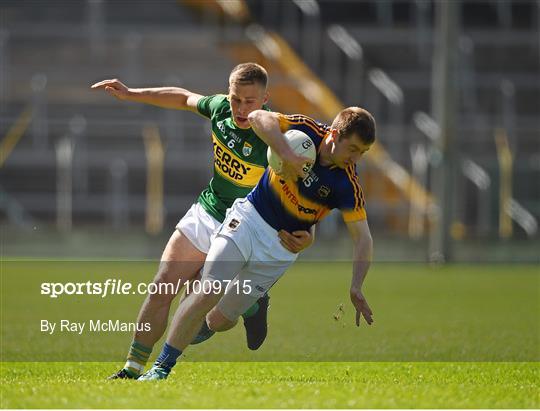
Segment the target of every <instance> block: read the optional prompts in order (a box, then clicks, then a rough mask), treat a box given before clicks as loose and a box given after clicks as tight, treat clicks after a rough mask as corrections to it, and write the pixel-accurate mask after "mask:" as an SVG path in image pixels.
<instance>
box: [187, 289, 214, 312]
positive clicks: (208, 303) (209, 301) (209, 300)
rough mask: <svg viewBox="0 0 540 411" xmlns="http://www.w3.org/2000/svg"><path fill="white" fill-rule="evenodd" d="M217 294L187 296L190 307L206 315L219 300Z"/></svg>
mask: <svg viewBox="0 0 540 411" xmlns="http://www.w3.org/2000/svg"><path fill="white" fill-rule="evenodd" d="M220 297H221V296H220V295H219V294H212V293H209V294H205V293H196V294H195V293H193V294H191V295H190V296H189V298H190V301H191V304H192V306H193V307H194V308H195V309H196V310H199V311H202V312H204V313H208V312H209V311H210V310H211V309H212V308H214V307H215V305H216V304H217V303H218V301H219V299H220Z"/></svg>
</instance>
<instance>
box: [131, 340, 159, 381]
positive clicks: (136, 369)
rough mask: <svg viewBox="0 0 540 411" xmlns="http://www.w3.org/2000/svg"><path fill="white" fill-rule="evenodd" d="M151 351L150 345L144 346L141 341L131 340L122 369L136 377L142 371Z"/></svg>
mask: <svg viewBox="0 0 540 411" xmlns="http://www.w3.org/2000/svg"><path fill="white" fill-rule="evenodd" d="M151 353H152V348H151V347H145V346H144V345H142V344H141V343H138V342H137V341H133V342H132V343H131V347H129V353H128V357H127V361H126V365H124V369H125V370H126V371H127V372H128V374H130V375H131V376H132V377H138V376H139V375H141V374H142V372H143V371H144V367H145V365H146V363H147V362H148V358H149V357H150V354H151Z"/></svg>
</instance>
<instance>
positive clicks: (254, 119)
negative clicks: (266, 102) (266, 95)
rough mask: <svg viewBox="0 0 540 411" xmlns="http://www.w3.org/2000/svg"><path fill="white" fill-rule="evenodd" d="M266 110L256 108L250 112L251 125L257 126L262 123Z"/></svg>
mask: <svg viewBox="0 0 540 411" xmlns="http://www.w3.org/2000/svg"><path fill="white" fill-rule="evenodd" d="M264 113H265V111H264V110H254V111H252V112H251V113H249V114H248V121H249V124H251V126H257V125H259V124H261V122H262V119H263V117H264Z"/></svg>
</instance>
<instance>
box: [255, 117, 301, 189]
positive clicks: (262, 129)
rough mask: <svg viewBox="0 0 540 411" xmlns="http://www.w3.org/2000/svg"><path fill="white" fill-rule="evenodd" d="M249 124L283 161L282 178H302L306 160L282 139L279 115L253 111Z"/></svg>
mask: <svg viewBox="0 0 540 411" xmlns="http://www.w3.org/2000/svg"><path fill="white" fill-rule="evenodd" d="M248 121H249V124H250V125H251V128H252V129H253V131H255V133H256V134H257V135H258V136H259V138H260V139H261V140H263V141H264V142H265V143H266V144H267V145H268V146H270V147H271V148H272V150H275V152H276V153H277V154H278V155H279V156H280V157H281V159H282V160H283V167H282V170H281V172H280V173H279V174H280V175H281V176H282V177H284V178H291V179H293V180H296V179H297V178H299V177H300V178H304V177H305V174H306V173H305V171H304V165H305V163H306V162H307V161H309V159H308V158H305V157H302V156H298V155H296V154H295V153H294V151H293V150H291V148H290V147H289V145H288V144H287V142H286V140H285V139H284V138H283V133H282V132H281V128H280V126H279V114H278V113H274V112H270V111H265V110H255V111H252V112H251V113H250V114H249V116H248Z"/></svg>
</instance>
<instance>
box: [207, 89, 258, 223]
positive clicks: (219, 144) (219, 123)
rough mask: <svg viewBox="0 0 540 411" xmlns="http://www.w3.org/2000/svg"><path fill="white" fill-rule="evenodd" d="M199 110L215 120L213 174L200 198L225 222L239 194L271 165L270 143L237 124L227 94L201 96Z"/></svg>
mask: <svg viewBox="0 0 540 411" xmlns="http://www.w3.org/2000/svg"><path fill="white" fill-rule="evenodd" d="M265 109H267V108H266V107H265ZM197 110H198V111H199V113H200V114H202V115H203V116H205V117H207V118H209V119H210V121H211V122H212V143H213V145H214V176H213V177H212V179H211V180H210V183H209V184H208V187H207V188H206V189H205V190H204V191H203V192H202V193H201V195H200V196H199V198H198V200H197V201H198V202H199V203H200V204H201V206H202V207H203V208H204V209H205V210H206V211H207V212H208V214H210V215H211V216H212V217H214V218H215V219H216V220H218V221H219V222H223V220H224V219H225V212H226V211H227V208H230V207H231V205H232V203H233V202H234V200H236V199H237V198H243V197H245V196H246V195H247V194H248V193H249V192H250V191H251V189H252V188H253V187H255V186H256V185H257V183H258V181H259V179H260V178H261V176H262V175H263V173H264V170H265V169H266V167H267V166H268V161H267V159H266V150H267V148H268V146H267V145H266V143H264V142H263V141H262V140H261V139H260V138H259V137H257V135H256V134H255V132H254V131H253V130H252V129H251V128H250V129H247V130H245V129H241V128H238V127H237V126H236V125H235V123H234V122H233V119H232V113H231V107H230V105H229V101H228V100H227V96H226V95H222V94H217V95H214V96H207V97H203V98H201V99H200V100H199V102H198V103H197Z"/></svg>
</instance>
